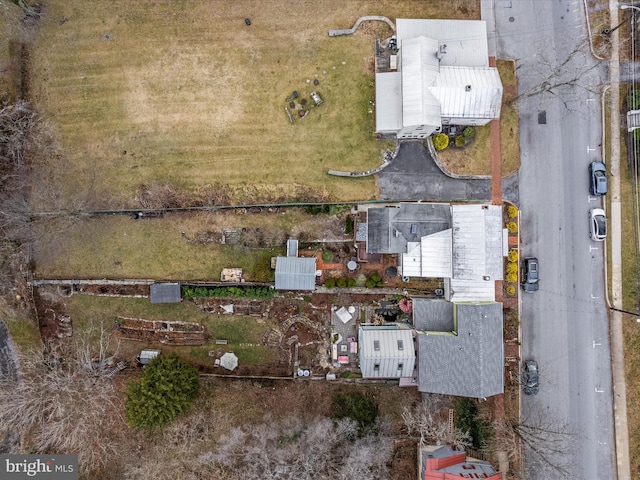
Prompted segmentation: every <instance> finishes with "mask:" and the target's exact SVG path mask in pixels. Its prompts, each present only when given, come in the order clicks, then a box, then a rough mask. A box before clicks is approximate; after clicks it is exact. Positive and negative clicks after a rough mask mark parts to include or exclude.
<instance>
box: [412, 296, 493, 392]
mask: <svg viewBox="0 0 640 480" xmlns="http://www.w3.org/2000/svg"><path fill="white" fill-rule="evenodd" d="M413 323H414V326H415V329H416V331H417V332H418V335H417V337H418V390H419V391H421V392H428V393H440V394H444V395H457V396H461V397H472V398H486V397H490V396H493V395H498V394H500V393H503V391H504V376H503V370H504V345H503V341H502V329H503V322H502V304H501V303H496V302H493V303H473V304H472V303H451V302H447V301H444V300H432V299H427V298H414V299H413Z"/></svg>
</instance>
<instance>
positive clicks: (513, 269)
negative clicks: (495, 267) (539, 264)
mask: <svg viewBox="0 0 640 480" xmlns="http://www.w3.org/2000/svg"><path fill="white" fill-rule="evenodd" d="M507 273H518V264H517V263H516V262H508V263H507Z"/></svg>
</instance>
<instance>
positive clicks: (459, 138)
mask: <svg viewBox="0 0 640 480" xmlns="http://www.w3.org/2000/svg"><path fill="white" fill-rule="evenodd" d="M455 143H456V147H458V148H461V147H464V146H465V145H466V144H467V139H466V138H464V137H463V136H462V135H458V136H457V137H456V139H455Z"/></svg>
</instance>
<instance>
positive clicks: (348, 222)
mask: <svg viewBox="0 0 640 480" xmlns="http://www.w3.org/2000/svg"><path fill="white" fill-rule="evenodd" d="M344 233H345V234H347V235H351V234H352V233H353V218H351V215H347V218H345V219H344Z"/></svg>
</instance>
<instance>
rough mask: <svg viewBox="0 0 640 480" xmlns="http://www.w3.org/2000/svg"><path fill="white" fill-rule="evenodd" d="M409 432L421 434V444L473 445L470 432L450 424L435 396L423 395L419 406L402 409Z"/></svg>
mask: <svg viewBox="0 0 640 480" xmlns="http://www.w3.org/2000/svg"><path fill="white" fill-rule="evenodd" d="M402 419H403V420H404V424H405V427H406V428H407V434H408V435H409V436H419V437H420V444H421V445H434V444H456V445H461V446H465V447H470V446H471V445H472V443H471V441H470V440H469V432H464V431H462V430H460V429H459V428H456V427H453V426H451V427H450V426H449V422H448V418H445V417H444V416H443V413H442V408H441V406H440V405H438V401H437V399H435V398H434V397H423V400H422V402H421V403H420V405H419V406H418V407H414V408H410V407H404V410H403V411H402Z"/></svg>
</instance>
